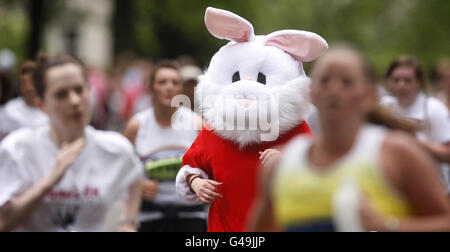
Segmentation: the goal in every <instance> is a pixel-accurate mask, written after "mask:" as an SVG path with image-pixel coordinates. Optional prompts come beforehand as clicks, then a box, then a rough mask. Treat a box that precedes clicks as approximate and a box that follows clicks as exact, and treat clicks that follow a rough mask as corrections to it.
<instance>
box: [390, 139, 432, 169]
mask: <svg viewBox="0 0 450 252" xmlns="http://www.w3.org/2000/svg"><path fill="white" fill-rule="evenodd" d="M383 156H384V163H385V164H386V163H389V164H392V167H396V168H397V169H399V170H402V171H401V172H402V173H407V174H410V173H411V172H412V171H419V170H422V171H423V170H428V169H432V168H433V167H434V163H433V160H432V159H431V157H430V156H429V155H428V154H427V153H426V152H425V150H424V149H423V148H422V147H421V146H420V143H419V141H418V140H417V139H416V138H414V137H413V136H411V135H409V134H407V133H404V132H398V131H394V132H392V133H390V134H389V135H388V137H387V138H386V141H385V142H384V146H383Z"/></svg>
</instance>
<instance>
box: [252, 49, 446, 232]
mask: <svg viewBox="0 0 450 252" xmlns="http://www.w3.org/2000/svg"><path fill="white" fill-rule="evenodd" d="M311 80H312V87H311V101H312V102H313V104H314V105H315V106H316V107H317V110H318V111H319V117H320V123H321V127H320V128H321V130H320V133H319V134H318V135H316V136H315V138H314V139H311V138H305V137H300V138H297V139H295V140H293V141H292V142H291V143H289V144H288V146H287V147H286V148H285V149H284V151H283V156H282V158H281V161H279V159H280V156H279V154H277V153H276V152H275V151H273V150H269V151H266V152H264V153H262V155H261V160H262V164H263V166H265V172H264V174H263V175H262V181H261V186H260V187H261V189H260V192H261V197H260V200H259V201H258V203H257V205H256V206H255V212H254V218H253V220H252V222H251V223H250V230H251V231H277V230H278V231H294V232H295V231H300V232H302V231H306V232H311V231H449V230H450V205H449V204H448V202H447V200H446V197H445V190H444V188H443V186H442V185H441V184H440V183H439V179H438V176H437V173H436V172H435V170H434V169H433V168H434V167H433V162H432V160H431V158H430V157H429V156H428V155H427V154H426V153H425V152H424V151H422V150H421V148H420V147H419V146H418V144H417V143H416V140H415V139H414V138H413V137H412V136H411V135H409V134H405V133H401V132H395V131H391V130H388V129H387V128H386V127H381V126H377V125H375V124H373V123H376V124H382V125H383V124H384V125H386V126H388V127H391V128H395V127H394V125H395V123H392V120H391V117H390V115H389V114H388V113H387V112H385V111H383V110H380V109H379V108H378V107H377V104H378V98H377V97H378V96H377V91H376V85H375V80H374V74H373V71H372V68H371V67H370V64H369V63H368V61H367V60H366V59H365V57H364V56H363V55H362V54H360V53H359V52H358V51H356V50H355V49H353V48H349V47H335V48H333V49H330V50H329V51H328V53H326V54H325V55H324V56H322V57H321V58H320V59H319V60H318V61H317V62H316V64H315V66H314V68H313V71H312V75H311ZM397 126H401V124H398V125H397ZM277 163H278V164H279V165H274V164H277ZM274 167H276V169H274Z"/></svg>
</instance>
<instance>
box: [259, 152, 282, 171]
mask: <svg viewBox="0 0 450 252" xmlns="http://www.w3.org/2000/svg"><path fill="white" fill-rule="evenodd" d="M259 154H261V156H260V158H259V159H260V160H261V165H262V166H263V167H264V169H265V170H269V171H271V170H273V169H274V168H275V167H276V166H277V165H278V163H279V162H280V159H281V152H280V151H278V150H274V149H267V150H266V151H264V152H260V153H259Z"/></svg>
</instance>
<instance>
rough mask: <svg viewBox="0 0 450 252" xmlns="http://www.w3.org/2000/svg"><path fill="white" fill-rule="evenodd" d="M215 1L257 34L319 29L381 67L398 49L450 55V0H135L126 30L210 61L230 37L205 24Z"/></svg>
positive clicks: (142, 50)
mask: <svg viewBox="0 0 450 252" xmlns="http://www.w3.org/2000/svg"><path fill="white" fill-rule="evenodd" d="M117 1H121V0H117ZM208 6H212V7H217V8H223V9H227V10H230V11H232V12H235V13H237V14H239V15H241V16H243V17H245V18H246V19H248V20H249V21H250V22H252V23H253V25H254V26H255V32H256V33H257V34H268V33H270V32H273V31H276V30H279V29H300V30H308V31H313V32H316V33H318V34H320V35H321V36H323V37H324V38H325V39H326V40H327V41H329V42H330V44H333V43H336V42H338V41H349V42H352V43H354V44H355V45H356V46H358V47H359V48H361V49H362V50H363V51H364V52H366V53H367V54H368V56H369V57H370V58H371V59H372V61H373V62H374V64H375V66H376V68H377V69H378V71H379V72H383V71H384V69H385V67H386V65H387V64H389V62H390V61H391V60H392V59H393V58H395V57H396V56H398V55H399V54H405V53H408V54H414V55H416V56H418V57H419V58H420V59H421V60H422V61H423V62H424V63H425V64H424V65H425V66H427V67H428V68H430V67H431V66H432V64H433V63H434V62H435V61H436V59H437V58H439V57H441V56H448V55H450V46H449V42H448V41H450V18H449V13H450V1H447V0H427V1H422V0H301V1H299V0H245V1H242V0H215V1H208V2H206V1H180V0H164V1H159V0H134V1H132V8H131V11H132V13H133V15H132V27H131V29H132V30H131V31H130V30H128V31H127V32H128V34H132V35H131V37H130V36H128V37H127V38H128V39H130V40H132V41H133V48H131V49H133V50H134V51H135V52H137V53H138V54H139V55H143V56H147V57H152V58H166V57H176V56H178V55H180V54H186V53H187V54H191V55H193V56H195V57H196V58H197V59H198V60H199V62H200V63H201V64H203V65H205V66H207V64H208V61H209V59H210V57H211V56H212V55H213V54H214V52H215V51H217V50H218V49H219V48H220V46H222V45H224V44H225V43H226V41H220V40H218V39H215V38H213V37H212V36H211V35H210V34H209V33H208V32H207V30H206V28H205V26H204V23H203V16H204V11H205V9H206V7H208Z"/></svg>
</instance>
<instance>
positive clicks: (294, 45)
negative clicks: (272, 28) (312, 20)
mask: <svg viewBox="0 0 450 252" xmlns="http://www.w3.org/2000/svg"><path fill="white" fill-rule="evenodd" d="M265 45H266V46H275V47H278V48H280V49H281V50H283V51H285V52H287V53H289V54H291V55H292V56H293V57H294V58H295V59H297V60H299V61H302V62H310V61H313V60H315V59H317V58H318V57H319V56H320V54H321V53H322V52H323V51H324V50H325V49H327V48H328V44H327V42H326V41H325V40H324V39H323V38H322V37H320V36H319V35H317V34H315V33H312V32H306V31H297V30H283V31H277V32H274V33H271V34H269V35H267V37H266V42H265Z"/></svg>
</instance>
